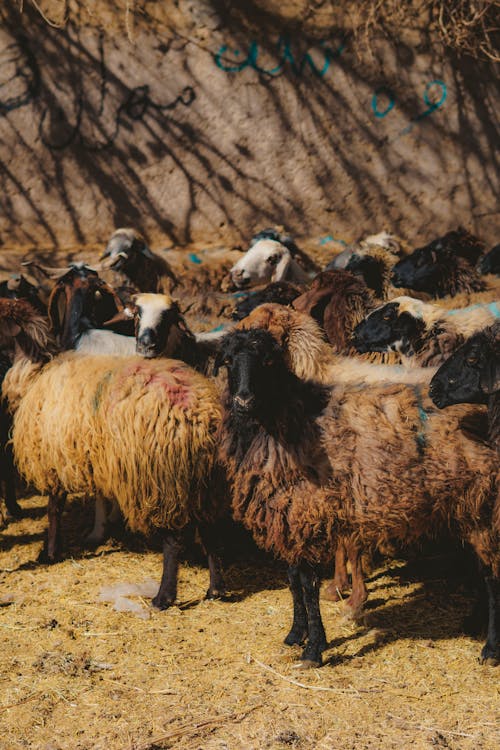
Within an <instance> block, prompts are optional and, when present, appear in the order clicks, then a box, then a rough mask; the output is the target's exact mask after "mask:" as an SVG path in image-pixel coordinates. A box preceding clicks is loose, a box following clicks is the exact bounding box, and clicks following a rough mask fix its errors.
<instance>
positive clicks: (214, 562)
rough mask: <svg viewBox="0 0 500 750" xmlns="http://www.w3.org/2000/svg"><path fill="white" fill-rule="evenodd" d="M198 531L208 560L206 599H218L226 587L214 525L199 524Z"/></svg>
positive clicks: (223, 593)
mask: <svg viewBox="0 0 500 750" xmlns="http://www.w3.org/2000/svg"><path fill="white" fill-rule="evenodd" d="M198 531H199V534H200V539H201V543H202V546H203V549H204V551H205V554H206V556H207V559H208V570H209V573H210V583H209V585H208V591H207V593H206V596H205V598H206V599H220V598H221V597H223V596H224V595H225V593H226V585H225V583H224V577H223V575H222V553H221V545H220V542H219V539H218V534H217V527H216V525H215V524H208V523H204V524H199V526H198Z"/></svg>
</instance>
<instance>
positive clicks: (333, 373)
mask: <svg viewBox="0 0 500 750" xmlns="http://www.w3.org/2000/svg"><path fill="white" fill-rule="evenodd" d="M236 327H237V328H240V329H243V330H248V329H250V328H264V329H265V330H267V331H269V332H270V333H271V334H272V335H273V336H274V338H275V339H276V340H277V342H278V343H279V344H280V346H282V347H283V350H284V353H285V358H286V360H287V363H288V365H289V367H290V369H291V370H292V371H293V372H294V373H295V375H297V377H299V378H301V379H303V380H316V381H318V382H320V383H324V384H325V385H330V384H338V383H359V384H360V385H361V384H368V383H372V384H376V383H407V384H413V383H415V384H416V383H428V382H429V381H430V379H431V377H432V375H433V374H434V372H435V369H434V368H429V367H415V368H413V369H411V370H408V369H406V368H404V367H402V366H399V365H377V364H371V363H370V362H365V361H362V360H360V359H358V358H357V357H346V356H341V355H337V354H335V353H334V352H333V351H332V348H331V347H330V345H329V344H328V343H327V342H326V341H325V340H324V338H323V334H322V332H321V329H320V327H319V325H318V324H317V323H316V321H315V320H313V318H311V317H310V315H306V314H305V313H300V312H298V311H297V310H293V309H292V308H290V307H284V306H283V305H277V304H275V303H272V302H269V303H266V304H265V305H260V306H259V307H256V308H255V310H252V312H251V313H250V315H248V316H247V317H246V318H244V319H243V320H242V321H240V322H239V323H238V325H237V326H236Z"/></svg>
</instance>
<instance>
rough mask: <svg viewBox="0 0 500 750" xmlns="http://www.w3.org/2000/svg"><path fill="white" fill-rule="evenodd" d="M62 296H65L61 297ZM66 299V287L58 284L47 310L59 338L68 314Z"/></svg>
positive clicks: (51, 295)
mask: <svg viewBox="0 0 500 750" xmlns="http://www.w3.org/2000/svg"><path fill="white" fill-rule="evenodd" d="M61 295H63V296H62V297H61ZM64 297H65V289H64V287H63V286H59V285H58V284H56V286H55V287H54V288H53V290H52V291H51V293H50V297H49V303H48V309H47V312H48V315H49V320H50V325H51V328H52V330H53V331H54V335H55V336H58V335H59V334H60V333H61V331H62V328H63V321H64V316H65V313H66V300H65V298H64Z"/></svg>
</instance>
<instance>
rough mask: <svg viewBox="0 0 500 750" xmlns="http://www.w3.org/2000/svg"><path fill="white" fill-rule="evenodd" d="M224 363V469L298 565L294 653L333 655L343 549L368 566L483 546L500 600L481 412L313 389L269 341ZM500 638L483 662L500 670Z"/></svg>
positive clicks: (243, 516) (250, 339)
mask: <svg viewBox="0 0 500 750" xmlns="http://www.w3.org/2000/svg"><path fill="white" fill-rule="evenodd" d="M219 362H220V364H221V365H223V366H225V367H226V368H227V373H228V387H227V392H226V394H225V397H224V401H223V404H224V416H223V426H222V434H221V443H220V448H219V460H220V461H221V462H222V464H223V465H224V466H225V468H226V471H227V473H228V477H229V481H230V484H231V487H232V507H233V514H234V516H235V518H236V519H237V520H240V521H241V522H242V523H243V524H244V525H245V526H246V527H247V528H248V529H249V530H250V531H251V532H252V534H253V536H254V538H255V540H256V542H257V543H258V544H259V545H260V546H262V547H263V548H265V549H267V550H269V551H270V552H272V553H273V554H275V555H276V556H277V557H280V558H281V559H283V560H285V561H286V562H287V563H288V564H289V566H290V567H289V581H290V588H291V592H292V598H293V608H294V616H293V624H292V628H291V630H290V632H289V634H288V636H287V637H286V639H285V642H286V643H287V644H289V645H292V644H302V643H303V642H304V641H305V640H306V639H307V645H306V646H305V648H304V651H303V653H302V660H303V663H304V666H310V665H314V666H316V665H318V664H320V663H321V654H322V652H323V651H324V649H325V648H326V645H327V641H326V637H325V631H324V627H323V623H322V620H321V614H320V608H319V582H320V581H319V574H318V567H317V566H318V565H319V564H321V563H324V562H327V561H329V560H330V559H331V551H332V549H333V548H334V546H335V544H336V541H337V539H338V538H339V537H342V538H346V539H349V540H350V542H351V544H352V548H353V549H354V550H357V551H358V553H359V551H360V550H361V549H363V548H370V547H372V546H374V545H378V544H380V543H382V542H387V541H392V540H397V541H399V542H402V543H408V542H414V541H416V540H419V539H422V538H423V537H425V536H426V535H431V534H434V533H438V532H439V531H442V530H444V529H450V530H452V532H453V533H454V534H455V536H456V537H458V538H459V539H460V540H462V541H464V542H468V543H470V544H471V545H472V547H473V548H474V550H475V551H476V553H477V554H478V556H479V558H480V559H481V561H482V563H483V565H484V566H485V567H486V568H487V569H488V575H489V576H490V578H491V579H492V580H493V581H495V582H496V586H497V588H496V589H495V591H496V592H497V594H498V578H499V575H500V544H499V543H500V513H499V508H498V502H499V501H498V488H497V487H496V485H495V480H496V475H497V473H498V468H497V459H496V454H495V453H494V452H493V451H492V450H491V449H489V448H488V447H486V446H485V445H484V443H483V442H481V441H478V440H475V439H473V438H472V437H470V436H469V435H468V434H466V433H465V431H464V430H463V429H462V426H461V422H462V420H463V419H464V418H465V417H468V418H469V419H471V418H473V416H474V410H473V408H472V410H471V407H463V406H457V407H454V408H453V409H452V410H450V411H449V412H439V411H438V410H436V409H435V408H434V407H433V405H432V403H431V402H430V400H429V399H428V398H427V397H426V395H425V394H424V393H422V392H421V391H419V390H418V389H415V388H412V387H407V386H389V387H384V388H382V387H380V388H375V387H373V388H372V389H370V391H369V392H366V391H364V390H363V389H359V388H349V387H345V386H336V387H332V388H325V387H321V386H318V384H315V383H311V382H304V381H301V380H299V379H298V378H297V377H296V376H295V375H294V374H293V373H292V372H291V371H290V369H289V367H288V366H287V364H286V362H285V358H284V356H283V352H282V350H281V348H280V347H279V346H278V344H277V342H276V341H275V339H274V338H273V337H272V336H271V335H270V333H269V332H267V331H259V330H248V331H235V332H233V333H230V334H228V336H227V337H226V338H225V340H224V343H223V345H222V348H221V352H220V359H219ZM495 606H496V610H493V609H491V608H490V618H491V617H492V616H493V615H494V612H496V611H498V601H497V602H496V605H495ZM492 633H493V631H492V630H491V629H490V637H489V638H488V641H487V643H486V644H485V646H484V648H483V650H482V654H481V658H482V660H483V661H486V662H491V663H497V662H498V660H499V659H500V644H499V642H498V632H497V633H496V635H495V634H494V633H493V635H492Z"/></svg>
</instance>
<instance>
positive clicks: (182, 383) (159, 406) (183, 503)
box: [13, 354, 220, 533]
mask: <svg viewBox="0 0 500 750" xmlns="http://www.w3.org/2000/svg"><path fill="white" fill-rule="evenodd" d="M34 415H36V418H35V419H33V417H34ZM219 421H220V406H219V401H218V397H217V393H216V390H215V387H214V386H213V385H212V383H210V381H208V380H207V379H206V378H204V377H203V376H202V375H200V374H199V373H197V372H196V371H194V370H193V369H192V368H190V367H189V366H188V365H185V364H184V363H181V362H178V361H175V360H167V359H158V360H147V361H146V360H142V359H140V358H138V357H129V358H115V357H106V356H97V357H91V356H89V357H83V356H80V355H78V354H76V355H75V354H69V355H64V356H63V357H58V358H57V359H56V360H54V361H53V362H52V363H50V364H49V365H48V366H47V367H46V368H44V371H43V372H42V374H41V375H40V377H39V379H38V381H37V382H36V383H35V384H34V385H33V386H32V387H31V388H30V390H29V391H28V394H27V395H26V396H25V398H24V399H23V400H22V402H21V406H20V407H19V410H18V412H17V414H16V416H15V425H14V434H13V440H14V451H15V455H16V459H17V461H18V464H19V466H20V469H21V471H22V473H23V474H24V476H25V477H26V478H27V479H28V481H31V482H33V483H34V484H35V485H36V486H37V487H38V489H39V490H41V491H43V492H55V491H60V490H65V491H68V492H88V493H92V494H100V495H103V496H104V497H109V498H115V499H116V500H117V501H118V504H119V505H120V508H121V510H122V512H123V515H124V517H125V518H126V520H127V522H128V524H129V526H130V528H131V529H132V530H133V531H142V532H144V533H148V532H150V531H151V530H152V529H153V528H182V527H183V526H184V525H185V524H186V523H187V522H188V520H189V519H191V518H201V517H205V516H210V515H212V512H214V508H213V507H209V506H208V505H207V502H208V498H207V497H206V485H207V481H208V477H209V474H210V470H211V466H212V461H213V456H214V451H215V435H216V431H217V428H218V425H219ZM33 423H36V427H35V428H34V426H33ZM213 502H214V503H215V500H213Z"/></svg>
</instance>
